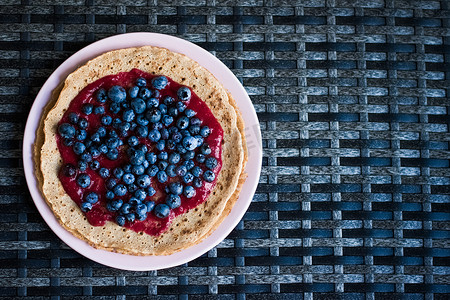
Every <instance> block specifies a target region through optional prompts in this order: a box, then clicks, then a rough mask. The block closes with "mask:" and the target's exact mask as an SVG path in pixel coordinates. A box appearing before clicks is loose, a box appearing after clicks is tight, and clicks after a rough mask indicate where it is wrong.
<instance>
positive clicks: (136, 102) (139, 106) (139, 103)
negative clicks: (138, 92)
mask: <svg viewBox="0 0 450 300" xmlns="http://www.w3.org/2000/svg"><path fill="white" fill-rule="evenodd" d="M131 108H132V109H133V110H134V112H135V113H137V114H141V113H143V112H144V111H145V108H146V105H145V101H144V100H142V99H141V98H136V99H133V100H131Z"/></svg>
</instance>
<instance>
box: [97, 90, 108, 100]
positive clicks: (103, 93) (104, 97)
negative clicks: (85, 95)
mask: <svg viewBox="0 0 450 300" xmlns="http://www.w3.org/2000/svg"><path fill="white" fill-rule="evenodd" d="M95 99H96V100H97V101H98V102H100V103H105V102H106V100H107V99H108V97H107V95H106V91H105V90H104V89H99V90H98V91H97V93H96V94H95Z"/></svg>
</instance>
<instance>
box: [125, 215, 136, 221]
mask: <svg viewBox="0 0 450 300" xmlns="http://www.w3.org/2000/svg"><path fill="white" fill-rule="evenodd" d="M125 219H127V221H128V222H130V223H133V222H134V221H135V220H136V216H135V215H134V213H129V214H126V215H125Z"/></svg>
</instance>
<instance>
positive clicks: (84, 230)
mask: <svg viewBox="0 0 450 300" xmlns="http://www.w3.org/2000/svg"><path fill="white" fill-rule="evenodd" d="M133 68H137V69H140V70H142V71H144V72H148V73H150V74H156V75H165V76H168V77H170V78H172V79H173V80H174V81H176V82H178V83H180V84H183V85H186V86H189V87H190V88H192V90H193V91H194V92H195V93H196V94H197V95H198V96H199V97H200V99H202V100H203V101H204V102H205V103H206V104H207V105H208V107H209V108H210V110H211V112H212V113H213V114H214V116H215V117H216V119H217V120H218V121H219V123H220V125H221V126H222V128H223V130H224V139H223V143H222V162H223V166H222V169H221V171H220V173H219V175H218V180H217V184H216V185H215V187H214V189H213V190H212V191H211V193H210V195H209V197H208V198H207V200H206V201H205V202H203V203H202V204H200V205H199V206H197V207H196V208H194V209H191V210H190V211H188V212H187V213H185V214H182V215H179V216H177V217H176V218H174V219H173V221H172V223H171V224H170V226H169V228H168V230H166V231H165V232H164V233H162V234H161V235H159V236H151V235H147V234H145V233H142V232H135V231H133V230H130V229H127V228H124V227H121V226H119V225H117V224H116V223H113V222H107V223H106V225H104V226H92V225H90V224H89V222H88V221H87V219H86V217H85V215H84V213H83V212H82V211H81V210H80V208H79V207H78V205H77V204H76V203H75V202H74V201H73V200H72V199H71V198H70V197H69V196H68V195H67V193H66V192H65V191H64V188H63V186H62V184H61V182H60V181H59V179H58V173H59V170H60V168H61V165H62V158H61V155H60V153H59V150H58V147H57V144H56V133H57V125H58V122H59V121H60V120H61V118H62V116H63V114H64V112H65V111H66V110H67V108H68V106H69V104H70V102H71V101H72V99H74V98H75V96H77V95H78V93H79V92H80V91H81V90H82V89H83V88H84V87H86V86H87V85H88V84H90V83H92V82H94V81H96V80H98V79H100V78H102V77H105V76H107V75H113V74H117V73H119V72H127V71H130V70H132V69H133ZM36 136H37V138H36V143H35V162H36V176H37V178H38V181H39V184H40V188H41V192H42V194H43V196H44V199H45V200H46V201H47V203H48V205H49V206H50V208H51V209H52V211H53V213H54V215H55V217H56V218H57V219H58V221H59V222H60V223H61V225H62V226H63V227H64V228H66V229H67V230H68V231H70V232H71V233H72V234H73V235H75V236H77V237H78V238H80V239H83V240H85V241H86V242H88V243H89V244H90V245H92V246H93V247H95V248H98V249H105V250H109V251H113V252H119V253H125V254H131V255H170V254H172V253H174V252H177V251H180V250H182V249H186V248H188V247H190V246H192V245H195V244H197V243H199V242H200V241H201V240H203V239H204V238H206V237H207V236H209V235H210V234H211V233H212V232H213V231H214V230H215V229H216V228H217V227H218V226H219V225H220V223H221V222H222V221H223V220H224V218H225V217H226V216H227V215H228V214H229V212H230V211H231V209H232V207H233V205H234V204H235V202H236V201H237V199H238V197H239V192H240V190H241V187H242V185H243V183H244V181H245V178H246V174H245V173H244V168H245V164H246V162H247V147H246V142H245V136H244V122H243V119H242V116H241V114H240V112H239V110H238V108H237V106H236V103H235V102H234V100H233V98H232V97H231V95H230V94H229V93H228V92H227V91H226V90H225V88H224V87H223V86H222V85H221V84H220V82H219V81H218V80H217V79H216V78H215V77H214V76H213V75H212V74H211V73H210V72H209V71H208V70H206V69H205V68H203V67H201V66H200V65H199V64H198V63H197V62H195V61H193V60H192V59H190V58H188V57H186V56H185V55H182V54H179V53H175V52H172V51H169V50H167V49H163V48H157V47H151V46H145V47H139V48H127V49H121V50H115V51H111V52H107V53H105V54H103V55H100V56H98V57H96V58H95V59H93V60H91V61H89V62H87V63H86V64H85V65H83V66H82V67H80V68H78V69H77V70H76V71H74V72H73V73H72V74H70V75H69V76H68V77H67V79H66V80H65V82H64V83H62V84H61V85H60V87H59V88H57V89H55V91H54V93H53V97H52V99H51V101H50V102H49V104H48V105H47V107H46V109H45V111H44V113H43V117H42V120H41V123H40V126H39V129H38V132H37V135H36Z"/></svg>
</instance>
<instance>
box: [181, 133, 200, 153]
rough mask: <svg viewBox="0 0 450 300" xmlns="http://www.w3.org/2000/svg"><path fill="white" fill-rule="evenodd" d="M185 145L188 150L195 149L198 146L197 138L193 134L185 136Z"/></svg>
mask: <svg viewBox="0 0 450 300" xmlns="http://www.w3.org/2000/svg"><path fill="white" fill-rule="evenodd" d="M183 147H184V148H186V150H194V149H195V148H197V139H195V138H194V137H192V136H187V137H185V138H183Z"/></svg>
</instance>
